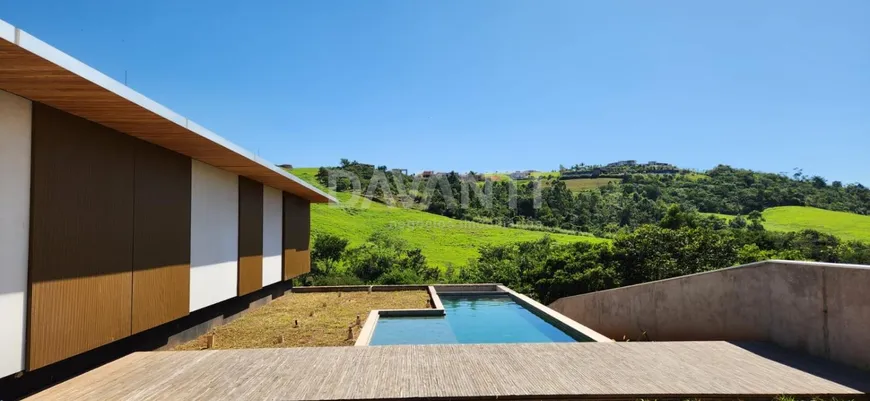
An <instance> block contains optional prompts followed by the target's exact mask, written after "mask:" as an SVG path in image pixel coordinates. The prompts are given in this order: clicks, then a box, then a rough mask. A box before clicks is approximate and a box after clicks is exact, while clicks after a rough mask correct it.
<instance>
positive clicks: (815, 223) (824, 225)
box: [704, 206, 870, 241]
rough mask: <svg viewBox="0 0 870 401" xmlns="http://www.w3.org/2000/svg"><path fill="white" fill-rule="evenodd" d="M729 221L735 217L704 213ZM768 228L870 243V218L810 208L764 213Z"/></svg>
mask: <svg viewBox="0 0 870 401" xmlns="http://www.w3.org/2000/svg"><path fill="white" fill-rule="evenodd" d="M704 214H706V215H713V216H717V217H720V218H724V219H726V220H730V219H732V218H734V216H730V215H726V214H717V213H704ZM762 216H764V220H765V221H764V228H765V229H767V230H771V231H801V230H816V231H820V232H823V233H828V234H831V235H834V236H837V237H839V238H841V239H844V240H858V241H870V216H865V215H860V214H855V213H846V212H834V211H830V210H825V209H817V208H814V207H808V206H781V207H772V208H769V209H766V210H764V212H763V213H762Z"/></svg>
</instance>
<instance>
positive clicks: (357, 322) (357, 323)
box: [356, 315, 360, 326]
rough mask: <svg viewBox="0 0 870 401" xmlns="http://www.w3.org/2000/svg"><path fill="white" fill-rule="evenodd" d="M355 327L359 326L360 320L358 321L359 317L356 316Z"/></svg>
mask: <svg viewBox="0 0 870 401" xmlns="http://www.w3.org/2000/svg"><path fill="white" fill-rule="evenodd" d="M356 325H357V326H360V319H359V315H356Z"/></svg>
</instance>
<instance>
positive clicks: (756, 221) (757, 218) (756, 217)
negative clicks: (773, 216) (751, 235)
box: [747, 210, 764, 231]
mask: <svg viewBox="0 0 870 401" xmlns="http://www.w3.org/2000/svg"><path fill="white" fill-rule="evenodd" d="M747 217H748V218H749V229H750V230H751V231H764V225H763V224H762V223H763V222H764V216H762V215H761V212H759V211H758V210H753V211H752V212H751V213H749V216H747Z"/></svg>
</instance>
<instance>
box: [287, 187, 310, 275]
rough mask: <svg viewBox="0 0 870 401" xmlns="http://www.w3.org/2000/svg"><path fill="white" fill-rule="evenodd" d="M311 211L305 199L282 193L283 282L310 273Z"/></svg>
mask: <svg viewBox="0 0 870 401" xmlns="http://www.w3.org/2000/svg"><path fill="white" fill-rule="evenodd" d="M310 237H311V209H310V204H309V203H308V201H306V200H305V199H302V198H299V197H297V196H293V195H291V194H288V193H286V192H285V193H284V280H289V279H291V278H293V277H297V276H299V275H301V274H305V273H308V272H309V271H311V254H310V252H309V239H310Z"/></svg>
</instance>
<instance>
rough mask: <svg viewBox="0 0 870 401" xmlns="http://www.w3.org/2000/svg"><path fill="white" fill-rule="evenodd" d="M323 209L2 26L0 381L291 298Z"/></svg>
mask: <svg viewBox="0 0 870 401" xmlns="http://www.w3.org/2000/svg"><path fill="white" fill-rule="evenodd" d="M330 201H333V199H332V198H330V197H329V196H328V195H326V194H324V193H323V192H321V191H319V190H317V189H315V188H314V187H312V186H310V185H309V184H307V183H305V182H303V181H302V180H300V179H298V178H296V177H294V176H293V175H291V174H288V173H287V172H285V171H284V170H282V169H279V168H277V167H276V166H274V165H272V164H270V163H268V162H266V161H264V160H261V159H260V158H258V157H257V156H255V155H252V154H251V153H249V152H247V151H245V150H243V149H240V148H239V147H237V146H235V145H233V144H232V143H229V142H228V141H226V140H224V139H222V138H221V137H219V136H217V135H215V134H214V133H212V132H210V131H208V130H207V129H205V128H203V127H201V126H199V125H197V124H196V123H194V122H193V121H190V120H188V119H186V118H184V117H182V116H180V115H178V114H176V113H174V112H172V111H171V110H169V109H167V108H166V107H164V106H161V105H159V104H157V103H155V102H154V101H152V100H150V99H148V98H146V97H145V96H143V95H141V94H139V93H137V92H135V91H133V90H131V89H130V88H128V87H126V86H124V85H122V84H120V83H118V82H116V81H114V80H112V79H111V78H109V77H107V76H105V75H103V74H101V73H100V72H98V71H96V70H94V69H92V68H90V67H88V66H86V65H84V64H82V63H81V62H79V61H77V60H75V59H74V58H72V57H70V56H68V55H66V54H64V53H62V52H60V51H58V50H57V49H54V48H53V47H51V46H49V45H47V44H45V43H43V42H41V41H40V40H39V39H37V38H35V37H33V36H31V35H29V34H27V33H26V32H23V31H21V30H19V29H16V28H15V27H13V26H11V25H9V24H7V23H5V22H3V21H0V316H2V320H3V321H2V324H0V377H6V376H9V375H15V374H17V373H19V372H22V371H30V370H35V369H40V368H43V367H45V366H49V365H52V364H55V363H57V362H59V361H62V360H65V359H67V358H70V357H73V356H75V355H79V354H82V353H84V352H87V351H89V350H94V349H96V348H99V347H102V346H105V345H107V344H111V343H114V342H117V341H119V340H122V339H125V338H127V337H130V336H133V335H136V334H139V333H143V332H147V331H149V330H151V329H153V328H155V327H158V326H161V325H165V324H168V323H171V322H173V321H177V320H178V319H181V318H184V317H186V316H188V315H190V314H192V313H195V312H197V311H200V310H204V309H205V308H209V307H215V306H216V305H221V304H222V303H224V302H228V301H230V300H232V299H234V298H236V297H239V296H243V295H247V294H253V293H256V292H258V291H262V289H264V288H268V287H270V286H275V285H282V283H285V284H286V282H287V281H288V280H291V279H292V278H293V277H296V276H298V275H300V274H302V273H305V272H307V271H308V270H309V250H308V249H309V231H310V222H309V213H310V212H309V205H310V204H311V203H324V202H330Z"/></svg>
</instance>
